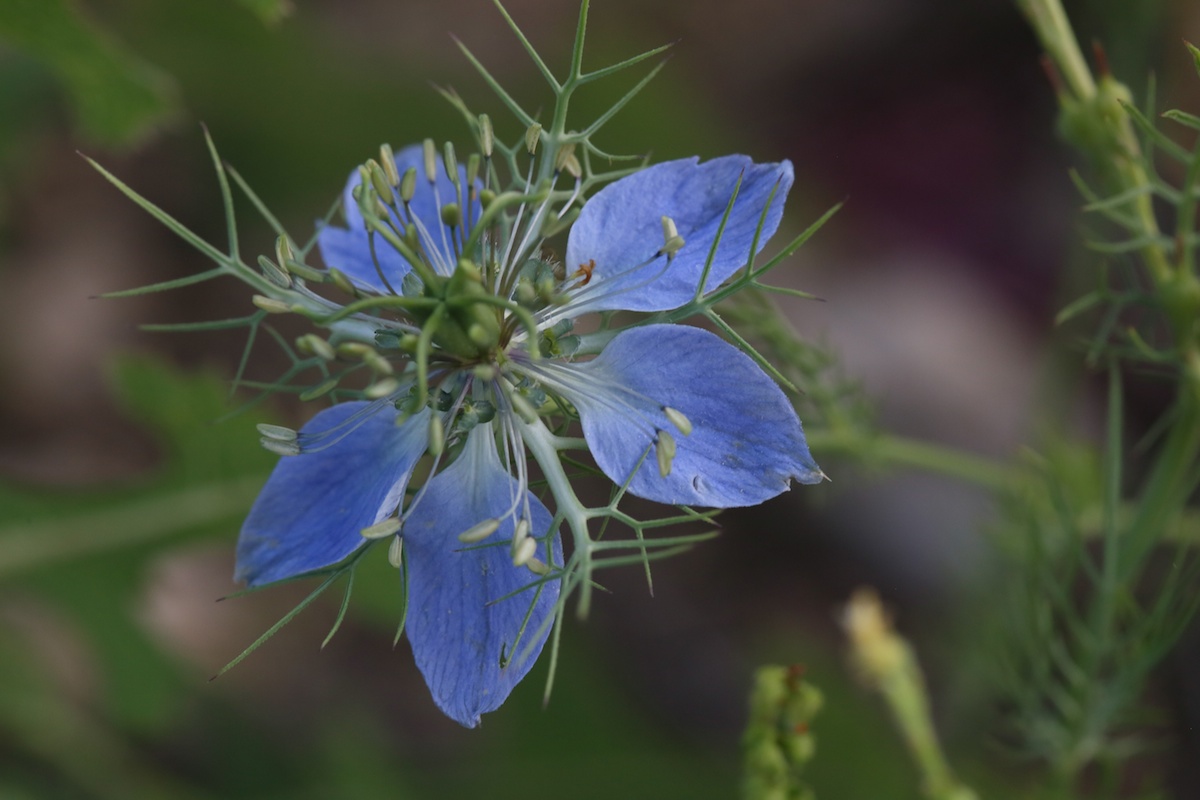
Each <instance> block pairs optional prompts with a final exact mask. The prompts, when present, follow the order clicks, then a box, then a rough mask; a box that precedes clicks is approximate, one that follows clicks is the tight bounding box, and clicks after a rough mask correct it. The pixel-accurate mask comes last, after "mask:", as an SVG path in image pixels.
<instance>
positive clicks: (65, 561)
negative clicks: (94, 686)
mask: <svg viewBox="0 0 1200 800" xmlns="http://www.w3.org/2000/svg"><path fill="white" fill-rule="evenodd" d="M115 377H116V383H117V390H118V394H119V395H120V397H121V401H122V403H123V405H124V406H125V407H126V409H127V410H128V412H129V414H130V415H131V416H132V417H133V418H134V419H136V420H137V421H139V422H141V423H142V424H144V425H145V426H146V427H147V428H148V429H150V430H151V431H152V432H153V433H154V434H156V436H157V439H158V442H159V446H160V448H161V450H162V451H163V454H164V462H163V464H162V465H161V466H160V468H159V469H158V470H156V471H155V474H154V475H153V476H152V477H150V478H148V479H147V480H145V481H144V482H141V483H140V484H139V485H134V486H124V487H116V488H109V489H108V490H107V491H105V492H96V493H94V494H87V495H83V494H79V493H70V494H68V493H57V492H56V493H48V492H45V491H33V490H28V489H18V488H14V487H7V486H2V485H0V577H2V578H4V579H7V580H8V581H9V582H10V585H12V586H14V587H19V589H20V590H23V591H24V593H26V594H28V595H29V596H32V597H36V598H37V599H38V600H39V601H40V602H42V603H45V604H46V605H47V606H49V607H50V608H52V609H54V610H55V612H56V613H58V614H60V615H62V616H63V617H64V618H65V619H68V620H70V622H71V623H72V625H73V627H74V628H75V629H76V630H78V631H80V632H82V633H83V634H84V635H85V636H86V637H87V644H88V645H89V646H90V647H91V649H92V650H93V652H94V653H95V655H96V657H97V660H98V662H99V664H100V666H101V669H102V672H103V676H104V685H105V689H106V697H107V701H108V706H109V708H110V710H111V711H112V712H113V714H114V716H115V718H116V719H117V720H120V721H122V723H123V724H125V725H128V726H131V727H134V728H142V729H147V728H149V729H152V728H154V727H156V726H158V725H161V724H164V723H166V722H168V721H169V720H170V718H171V715H172V713H173V712H174V711H175V710H176V698H177V697H178V693H179V690H180V680H179V677H178V675H177V673H176V670H175V667H174V665H173V664H172V663H171V661H170V659H169V658H168V657H167V656H165V655H164V654H163V653H162V651H161V650H160V649H159V648H158V647H157V645H156V644H155V643H154V642H153V641H151V639H150V637H149V636H148V635H147V633H146V632H145V630H144V629H143V628H142V626H141V625H140V624H139V622H138V621H137V619H136V617H135V614H134V613H133V612H134V610H135V609H136V607H137V604H138V601H139V599H140V597H141V594H142V592H143V591H144V589H145V580H146V577H147V569H148V565H149V563H150V561H151V559H153V558H154V557H156V556H157V555H159V554H161V553H163V552H166V551H167V550H169V549H171V548H174V547H176V546H178V545H179V544H180V543H182V542H189V541H195V540H196V539H197V538H200V537H212V538H214V539H220V540H222V541H227V542H228V543H229V544H230V547H231V548H232V543H233V541H234V539H235V538H236V532H237V529H238V527H239V525H240V521H241V518H242V517H243V516H244V515H245V512H246V510H247V509H248V508H249V506H250V503H251V502H252V500H253V495H254V492H255V491H256V489H257V486H258V485H260V484H261V482H262V480H263V479H265V477H266V474H267V472H268V471H269V469H270V467H271V465H272V463H273V462H274V460H275V459H274V457H273V456H271V455H270V454H268V453H266V452H265V451H263V450H262V449H261V448H260V447H259V446H258V434H257V433H256V431H255V430H254V425H253V420H251V419H250V418H249V417H234V418H233V419H230V420H228V421H226V422H222V423H215V420H217V419H218V418H219V417H221V416H222V415H223V414H225V413H227V412H228V410H229V408H228V401H227V394H226V387H225V384H224V381H222V380H220V379H218V378H216V377H215V376H211V375H200V376H196V375H186V374H182V373H179V372H177V371H174V370H172V369H170V368H168V367H166V366H164V365H162V364H158V363H156V362H153V361H149V360H132V359H131V360H127V361H123V362H121V363H120V364H118V365H117V368H116V370H115ZM197 492H199V493H200V494H197ZM189 498H191V499H190V500H189ZM230 569H231V570H232V557H231V559H230ZM228 588H229V589H231V590H232V589H233V588H234V587H233V583H232V577H231V579H230V584H229V587H228ZM214 599H216V598H215V597H214Z"/></svg>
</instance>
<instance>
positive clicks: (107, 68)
mask: <svg viewBox="0 0 1200 800" xmlns="http://www.w3.org/2000/svg"><path fill="white" fill-rule="evenodd" d="M246 2H247V4H248V5H264V4H266V3H265V0H246ZM0 40H4V41H6V42H8V43H10V44H12V45H13V46H15V47H17V48H19V49H21V50H23V51H25V52H27V53H29V54H30V55H32V56H34V57H36V58H38V59H40V60H42V61H44V62H46V63H47V64H49V65H50V66H51V67H52V68H53V69H54V71H55V72H56V73H57V74H58V76H59V78H60V79H61V80H62V81H63V83H64V84H65V86H66V89H67V93H68V95H69V96H70V100H71V104H72V105H73V106H74V109H75V114H76V118H77V124H78V126H79V129H80V131H81V132H82V134H83V135H84V136H85V137H87V138H89V139H91V140H93V141H95V142H96V143H98V144H103V145H117V146H128V145H133V144H136V143H137V142H138V141H139V140H141V139H142V138H144V137H145V136H146V135H147V134H149V133H150V132H151V131H153V130H154V129H155V128H157V127H159V126H161V125H162V124H163V123H164V122H165V121H166V120H167V119H168V118H169V117H170V116H171V115H172V114H173V113H175V111H176V110H177V107H178V103H177V98H176V92H175V86H174V84H173V82H172V81H171V79H170V77H169V76H167V75H166V74H165V73H163V72H162V71H160V70H159V69H157V68H156V67H154V66H152V65H150V64H148V63H147V62H145V61H143V60H141V59H140V58H138V57H137V56H136V55H134V54H133V53H131V52H130V51H129V50H127V49H126V48H125V47H124V46H123V45H122V44H121V43H120V42H119V41H117V40H116V39H115V38H114V37H113V36H111V35H109V34H108V33H107V32H106V31H104V30H103V29H102V28H101V27H100V26H99V25H98V24H97V23H96V22H95V21H94V20H91V19H88V18H87V17H86V16H85V15H84V14H83V13H82V11H81V10H80V9H79V8H78V7H77V6H76V4H75V3H74V2H72V0H4V2H3V3H0Z"/></svg>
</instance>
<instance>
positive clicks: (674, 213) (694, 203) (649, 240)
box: [566, 155, 793, 316]
mask: <svg viewBox="0 0 1200 800" xmlns="http://www.w3.org/2000/svg"><path fill="white" fill-rule="evenodd" d="M698 162H699V160H698V159H696V158H685V159H681V160H679V161H667V162H664V163H662V164H657V165H655V166H653V167H649V168H647V169H644V170H641V171H640V172H635V173H634V174H632V175H630V176H628V177H625V178H622V179H621V180H619V181H617V182H615V183H611V184H609V185H608V186H605V187H604V188H603V189H601V190H600V191H599V192H597V193H596V195H595V196H594V197H592V198H590V199H589V200H588V201H587V203H585V204H584V206H583V211H582V212H581V213H580V215H579V219H578V220H576V222H575V225H574V226H573V227H572V228H571V233H570V235H569V237H568V239H567V260H566V268H567V272H568V273H570V272H571V271H572V270H573V269H575V268H577V267H578V266H580V265H586V264H588V263H589V262H591V261H594V262H595V269H594V271H593V272H592V279H591V281H590V282H589V284H588V285H587V286H585V287H582V288H580V289H579V290H577V292H576V293H575V296H574V297H573V301H572V303H571V304H570V306H571V309H572V316H578V315H579V314H582V313H584V312H587V311H607V310H626V311H666V310H669V309H672V308H678V307H679V306H681V305H683V304H684V303H686V302H687V301H689V300H691V299H692V296H693V295H694V294H695V292H696V287H697V286H698V285H699V283H700V278H701V275H702V274H703V272H704V264H705V262H706V261H707V259H708V254H709V250H710V249H711V248H712V244H713V241H714V240H715V239H716V236H717V229H718V228H719V227H720V224H721V219H722V217H723V216H724V214H725V209H726V207H727V206H728V205H729V198H730V197H732V196H733V192H734V190H735V188H736V189H737V193H738V194H737V200H736V201H735V202H734V205H733V209H732V210H731V211H730V215H729V221H728V222H727V223H726V227H725V230H724V232H723V233H722V235H721V241H720V244H719V245H718V246H717V251H716V256H715V258H714V259H713V262H712V267H711V268H710V270H709V274H708V278H707V280H706V282H705V289H706V291H711V290H713V289H715V288H717V286H719V285H720V284H721V282H722V281H724V280H725V279H726V278H728V277H729V276H730V275H732V274H733V273H734V272H735V271H737V269H738V268H739V267H741V266H742V265H744V264H745V263H746V261H747V258H748V256H749V255H750V247H751V244H752V243H753V242H754V233H755V231H756V230H757V228H758V224H759V220H760V218H762V216H763V209H764V208H765V207H766V204H767V198H768V197H771V206H770V209H769V210H768V211H767V213H766V217H765V218H764V219H763V220H762V221H763V226H762V233H761V235H760V238H759V241H758V245H759V249H761V248H762V246H763V245H764V244H766V241H767V239H768V238H770V236H771V234H773V233H775V229H776V228H778V227H779V220H780V218H781V217H782V215H783V203H784V199H785V198H786V197H787V193H788V189H790V188H791V185H792V180H793V174H792V164H791V162H790V161H782V162H779V163H777V164H755V163H754V162H752V161H751V160H750V159H749V158H748V157H746V156H740V155H732V156H724V157H722V158H714V159H712V160H711V161H706V162H704V163H703V164H701V163H698ZM739 178H740V179H741V185H740V186H738V180H739ZM772 192H774V196H773V197H772V194H771V193H772ZM664 216H667V217H670V218H671V219H673V220H674V221H675V226H676V228H677V229H678V231H679V235H680V236H682V237H683V239H684V246H683V248H682V249H680V250H679V251H678V252H677V253H676V254H675V257H674V258H673V259H672V260H671V263H670V265H669V266H668V264H667V259H666V256H659V257H657V258H655V254H656V253H657V252H658V251H659V250H660V249H661V248H662V247H663V230H662V217H664Z"/></svg>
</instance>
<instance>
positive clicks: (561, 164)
mask: <svg viewBox="0 0 1200 800" xmlns="http://www.w3.org/2000/svg"><path fill="white" fill-rule="evenodd" d="M574 157H575V143H574V142H567V143H566V144H564V145H562V146H561V147H559V148H558V152H557V153H555V154H554V171H555V172H562V171H563V170H564V169H565V168H566V166H567V159H569V158H574Z"/></svg>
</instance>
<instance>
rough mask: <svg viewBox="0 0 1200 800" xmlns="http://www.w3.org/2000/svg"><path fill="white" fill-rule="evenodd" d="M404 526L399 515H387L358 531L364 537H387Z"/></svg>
mask: <svg viewBox="0 0 1200 800" xmlns="http://www.w3.org/2000/svg"><path fill="white" fill-rule="evenodd" d="M403 526H404V523H403V522H401V521H400V518H399V517H387V518H386V519H382V520H380V521H379V522H376V523H375V524H374V525H368V526H367V527H365V528H363V529H362V530H361V531H359V532H358V533H359V535H360V536H362V537H363V538H364V539H386V538H387V537H389V536H391V535H393V534H396V533H399V532H400V528H402V527H403ZM396 538H399V537H396Z"/></svg>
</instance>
